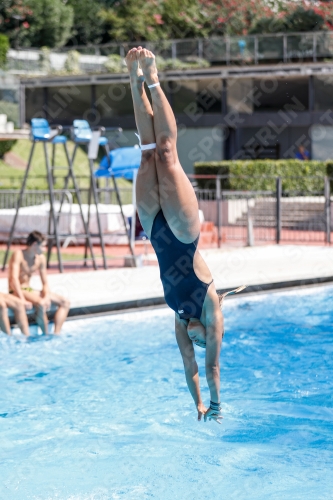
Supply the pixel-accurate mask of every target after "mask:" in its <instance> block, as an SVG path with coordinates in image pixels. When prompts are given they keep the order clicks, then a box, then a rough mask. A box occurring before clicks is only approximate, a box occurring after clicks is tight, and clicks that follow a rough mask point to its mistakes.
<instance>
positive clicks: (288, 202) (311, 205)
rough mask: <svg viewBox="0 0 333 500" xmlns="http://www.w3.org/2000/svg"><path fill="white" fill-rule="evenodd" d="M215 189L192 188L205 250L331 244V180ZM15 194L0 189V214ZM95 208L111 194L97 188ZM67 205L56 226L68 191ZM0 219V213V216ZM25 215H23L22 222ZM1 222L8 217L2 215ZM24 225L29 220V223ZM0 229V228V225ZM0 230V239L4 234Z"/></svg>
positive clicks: (125, 191)
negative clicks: (314, 185)
mask: <svg viewBox="0 0 333 500" xmlns="http://www.w3.org/2000/svg"><path fill="white" fill-rule="evenodd" d="M213 180H214V182H215V188H214V187H212V183H211V182H210V188H209V189H201V188H199V187H195V191H196V195H197V198H198V202H199V208H200V210H202V212H203V214H204V219H205V222H204V224H203V225H202V234H201V238H202V239H203V241H204V242H205V244H206V245H207V246H211V247H214V246H215V247H216V246H223V245H224V244H230V245H250V246H252V245H257V244H263V243H286V242H287V243H318V244H326V243H330V242H331V238H332V232H333V224H332V222H333V213H332V212H333V203H332V201H333V197H331V192H330V182H332V179H330V178H328V177H326V178H322V189H318V190H317V191H316V192H310V191H309V192H306V191H304V190H303V191H302V193H299V192H296V191H286V190H282V180H281V178H276V179H275V189H274V190H262V191H259V190H256V191H236V190H227V189H224V187H223V186H224V183H225V181H226V176H216V177H214V179H213ZM119 191H120V196H121V199H122V203H123V204H127V203H128V204H130V203H131V202H132V189H131V188H120V189H119ZM18 193H19V189H8V190H0V209H13V208H15V207H16V203H17V199H18ZM61 193H62V190H61V189H57V190H56V191H55V200H56V201H59V200H60V199H61ZM81 196H82V202H83V203H88V199H89V198H88V197H89V189H88V187H83V188H82V189H81ZM98 198H99V202H100V203H104V204H113V205H117V199H116V195H115V192H114V190H113V189H112V188H110V187H101V188H98ZM48 201H49V193H48V191H47V190H42V191H41V190H37V189H35V190H29V191H26V193H25V194H24V197H23V203H22V207H23V208H24V207H26V208H27V207H33V206H38V205H42V204H43V203H48ZM66 201H67V203H69V205H70V207H68V206H67V208H66V210H64V213H63V215H62V216H61V217H62V222H61V223H62V224H63V225H65V226H66V227H67V226H68V227H71V224H72V223H73V217H74V213H73V211H72V205H73V204H75V202H76V200H75V193H74V190H73V189H68V190H67V191H66ZM0 215H1V214H0ZM27 215H29V214H28V213H26V214H25V216H26V217H27ZM3 216H4V217H5V218H6V217H8V214H7V215H6V214H3ZM29 220H30V219H29ZM0 221H1V218H0ZM31 221H32V222H33V223H34V224H35V223H38V213H37V215H36V213H35V212H34V213H32V212H31ZM0 226H1V224H0ZM7 226H8V224H7V223H6V224H5V227H3V228H2V227H0V233H1V236H2V238H3V240H4V241H5V240H6V234H7V233H8V231H9V228H8V227H7Z"/></svg>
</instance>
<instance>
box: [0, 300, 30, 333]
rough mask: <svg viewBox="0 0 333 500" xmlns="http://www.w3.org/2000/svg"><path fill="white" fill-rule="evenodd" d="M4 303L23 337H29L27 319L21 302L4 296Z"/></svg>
mask: <svg viewBox="0 0 333 500" xmlns="http://www.w3.org/2000/svg"><path fill="white" fill-rule="evenodd" d="M4 302H5V304H6V306H7V307H9V308H10V309H12V311H13V312H14V317H15V321H16V323H17V325H18V327H19V328H20V330H21V332H22V333H23V335H25V336H26V337H29V335H30V332H29V323H28V317H27V313H26V310H25V306H24V304H23V302H22V301H21V300H20V299H19V298H17V297H15V296H13V295H9V294H8V295H5V296H4ZM7 318H8V316H7Z"/></svg>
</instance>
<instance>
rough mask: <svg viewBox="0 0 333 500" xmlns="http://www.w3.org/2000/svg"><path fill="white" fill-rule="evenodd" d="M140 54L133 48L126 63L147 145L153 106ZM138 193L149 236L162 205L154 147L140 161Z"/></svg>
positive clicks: (150, 141) (151, 136) (152, 138)
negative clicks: (145, 82) (147, 89)
mask: <svg viewBox="0 0 333 500" xmlns="http://www.w3.org/2000/svg"><path fill="white" fill-rule="evenodd" d="M140 48H141V47H140ZM138 56H139V50H138V49H132V50H130V51H129V53H128V54H127V56H126V63H127V67H128V70H129V74H130V82H131V91H132V98H133V106H134V114H135V121H136V125H137V129H138V132H139V135H140V140H141V144H142V145H147V144H153V143H155V133H154V126H153V110H152V108H151V105H150V102H149V100H148V97H147V95H146V92H145V89H144V83H143V76H142V71H141V69H140V67H139V63H138ZM136 197H137V207H138V213H139V217H140V221H141V224H142V227H143V228H144V230H145V231H146V233H147V234H148V236H149V237H150V234H151V228H152V225H153V222H154V219H155V216H156V214H157V213H158V212H159V210H160V208H161V207H160V202H159V194H158V182H157V174H156V165H155V149H148V150H145V151H142V157H141V165H140V168H139V171H138V176H137V180H136Z"/></svg>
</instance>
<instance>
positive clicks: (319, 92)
mask: <svg viewBox="0 0 333 500" xmlns="http://www.w3.org/2000/svg"><path fill="white" fill-rule="evenodd" d="M313 86H314V110H315V111H326V110H327V109H328V108H333V75H326V76H314V77H313Z"/></svg>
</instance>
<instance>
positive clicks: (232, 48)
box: [7, 31, 333, 74]
mask: <svg viewBox="0 0 333 500" xmlns="http://www.w3.org/2000/svg"><path fill="white" fill-rule="evenodd" d="M137 44H138V42H124V43H108V44H104V45H90V46H81V45H78V46H71V47H64V48H62V49H58V50H54V51H51V52H50V54H49V56H46V55H45V52H42V51H41V50H39V49H24V48H22V49H17V50H13V49H11V50H10V51H9V53H8V63H7V70H8V71H10V72H12V73H15V72H17V73H22V74H29V73H30V74H31V73H34V74H36V73H41V74H47V73H54V72H56V71H63V70H64V65H65V61H66V58H67V54H68V52H69V51H70V50H76V51H78V52H79V53H80V59H79V67H80V71H81V72H82V73H91V72H92V73H100V72H108V70H107V69H106V67H105V63H106V62H107V60H108V57H109V56H111V55H114V54H116V55H120V56H121V57H124V56H125V54H126V52H127V51H128V50H129V49H131V48H132V47H134V46H136V45H137ZM140 45H142V46H143V47H146V48H149V49H150V50H152V51H153V52H154V53H155V54H156V55H158V56H161V57H163V58H165V59H173V60H175V59H181V60H185V61H186V60H193V59H194V60H195V59H205V60H206V61H209V62H210V63H212V64H225V65H231V64H260V63H273V64H275V63H281V62H283V63H288V62H293V61H297V62H302V61H308V62H316V61H322V60H325V59H332V58H333V33H332V32H330V31H317V32H303V33H288V34H287V33H276V34H264V35H247V36H233V37H214V38H204V39H181V40H161V41H158V42H140ZM47 57H48V59H47V61H45V58H47ZM124 71H126V69H125V66H124Z"/></svg>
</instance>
